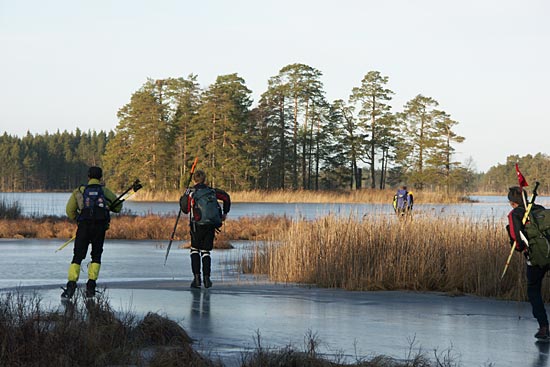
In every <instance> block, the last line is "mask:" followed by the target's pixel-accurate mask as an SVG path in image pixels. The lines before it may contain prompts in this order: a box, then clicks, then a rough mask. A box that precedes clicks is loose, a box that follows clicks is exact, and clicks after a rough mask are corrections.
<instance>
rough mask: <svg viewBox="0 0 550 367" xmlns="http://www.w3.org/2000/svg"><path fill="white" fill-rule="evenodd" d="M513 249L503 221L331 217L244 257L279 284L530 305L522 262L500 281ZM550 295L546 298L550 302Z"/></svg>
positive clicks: (299, 226) (302, 224)
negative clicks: (408, 292) (503, 300)
mask: <svg viewBox="0 0 550 367" xmlns="http://www.w3.org/2000/svg"><path fill="white" fill-rule="evenodd" d="M509 249H510V247H509V245H508V236H507V234H506V231H505V229H504V227H503V224H502V223H494V222H490V221H486V222H479V221H477V222H476V221H472V220H468V219H463V218H427V217H424V218H415V219H414V221H399V220H398V219H397V218H393V217H372V216H370V217H365V218H363V220H357V219H354V218H341V219H339V218H334V217H325V218H323V219H319V220H316V221H313V222H306V221H297V222H294V223H293V225H292V226H291V227H290V228H289V229H287V230H286V231H284V232H281V233H278V234H275V235H274V239H273V241H271V242H270V244H269V245H268V246H258V247H257V248H256V250H255V251H254V254H253V255H252V256H251V257H250V258H245V259H243V269H245V271H251V272H256V273H264V274H268V275H269V277H270V278H271V279H272V280H274V281H280V282H298V283H306V284H315V285H318V286H321V287H329V288H344V289H348V290H415V291H442V292H450V293H453V294H462V293H468V294H475V295H479V296H485V297H500V298H506V299H524V295H525V285H524V283H525V281H524V274H523V272H524V260H523V257H522V256H520V255H519V254H515V255H514V259H513V261H512V263H511V265H510V268H509V269H508V272H507V274H506V276H505V278H504V279H503V281H500V275H501V273H502V270H503V267H504V264H505V262H506V258H507V255H508V254H509ZM545 288H548V287H545ZM548 296H549V295H548V292H546V294H545V299H546V300H549V297H548Z"/></svg>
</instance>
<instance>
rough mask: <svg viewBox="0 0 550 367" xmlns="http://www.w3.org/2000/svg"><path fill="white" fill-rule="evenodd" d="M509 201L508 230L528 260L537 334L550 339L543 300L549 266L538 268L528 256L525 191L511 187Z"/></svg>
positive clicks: (516, 246) (514, 243)
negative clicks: (544, 283)
mask: <svg viewBox="0 0 550 367" xmlns="http://www.w3.org/2000/svg"><path fill="white" fill-rule="evenodd" d="M508 200H509V202H510V205H511V206H512V210H511V211H510V213H509V214H508V225H507V226H506V229H507V231H508V235H509V236H510V244H511V245H512V246H515V250H516V251H518V252H521V253H523V254H524V256H525V258H526V260H527V272H526V274H527V297H528V298H529V303H531V309H532V312H533V316H534V317H535V318H536V319H537V322H538V324H539V330H538V332H537V333H536V334H535V338H537V339H549V338H550V332H549V329H548V316H547V314H546V309H545V308H544V301H543V299H542V281H543V279H544V276H545V274H546V272H547V271H548V266H543V267H541V266H538V265H534V264H532V263H531V261H530V259H529V256H528V251H527V250H528V242H529V239H528V238H527V234H526V232H525V226H524V224H523V222H522V220H523V216H524V214H525V203H526V202H527V199H526V195H525V191H523V190H522V189H521V188H520V187H519V186H513V187H510V189H509V191H508ZM537 209H544V207H542V206H541V205H537V204H535V205H533V207H532V208H531V211H534V210H537Z"/></svg>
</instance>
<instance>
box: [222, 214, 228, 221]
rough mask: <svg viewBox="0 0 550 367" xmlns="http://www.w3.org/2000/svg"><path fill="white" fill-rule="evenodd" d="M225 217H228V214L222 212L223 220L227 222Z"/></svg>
mask: <svg viewBox="0 0 550 367" xmlns="http://www.w3.org/2000/svg"><path fill="white" fill-rule="evenodd" d="M225 218H227V214H225V213H224V214H222V222H225Z"/></svg>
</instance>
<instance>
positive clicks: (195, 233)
mask: <svg viewBox="0 0 550 367" xmlns="http://www.w3.org/2000/svg"><path fill="white" fill-rule="evenodd" d="M196 227H198V226H196ZM200 235H201V233H200V231H199V228H196V229H195V230H193V229H191V253H190V254H191V271H192V272H193V281H192V282H191V288H200V286H201V255H200V250H199V247H200Z"/></svg>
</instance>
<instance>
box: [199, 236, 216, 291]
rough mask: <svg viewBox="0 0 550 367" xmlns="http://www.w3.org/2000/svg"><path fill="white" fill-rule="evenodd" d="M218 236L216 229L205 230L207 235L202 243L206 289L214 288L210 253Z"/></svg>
mask: <svg viewBox="0 0 550 367" xmlns="http://www.w3.org/2000/svg"><path fill="white" fill-rule="evenodd" d="M215 235H216V232H215V229H214V228H205V234H204V237H203V241H202V249H201V259H202V273H203V274H202V275H203V280H204V286H205V287H206V288H210V287H212V281H211V280H210V272H211V267H212V259H211V257H210V251H211V250H212V249H213V248H214V237H215Z"/></svg>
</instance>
